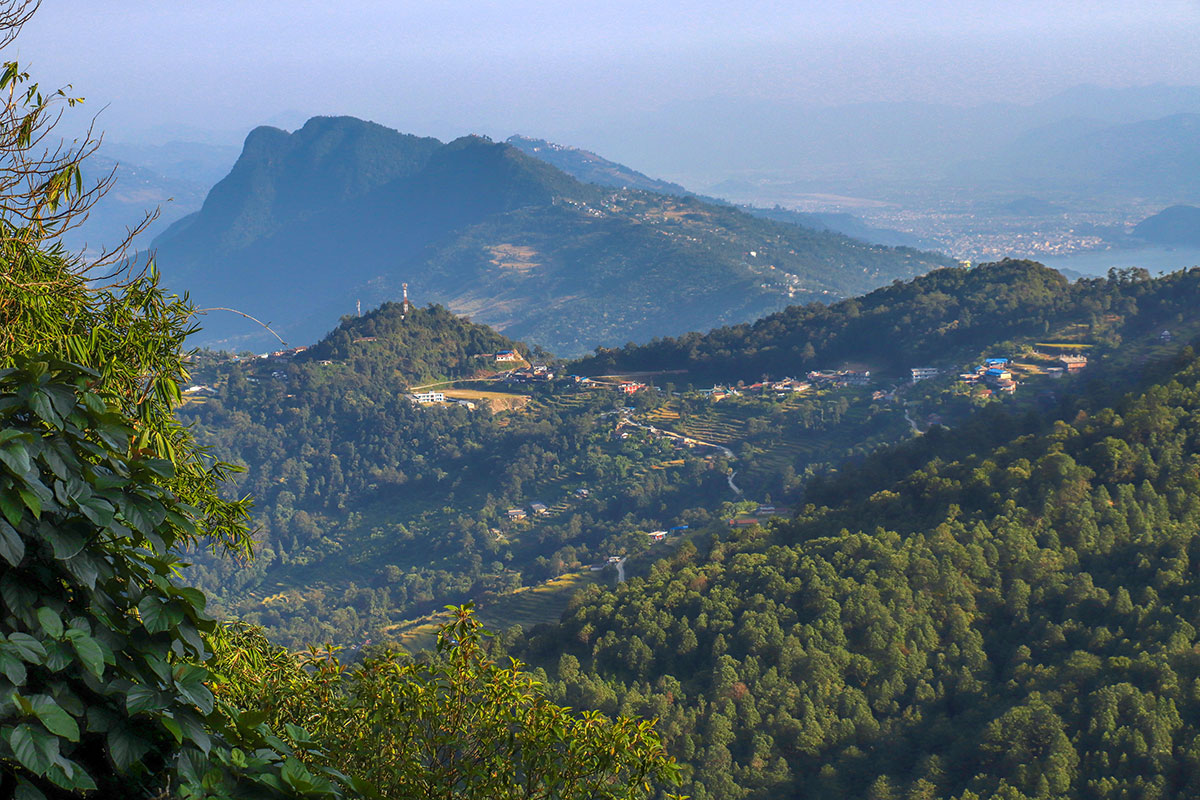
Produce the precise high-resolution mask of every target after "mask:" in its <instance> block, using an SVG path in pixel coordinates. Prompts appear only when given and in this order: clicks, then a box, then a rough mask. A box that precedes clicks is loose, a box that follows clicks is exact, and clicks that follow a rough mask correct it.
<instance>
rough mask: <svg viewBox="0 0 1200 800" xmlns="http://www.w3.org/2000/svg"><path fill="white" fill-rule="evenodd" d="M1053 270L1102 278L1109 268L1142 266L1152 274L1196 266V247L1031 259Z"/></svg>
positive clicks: (1198, 251)
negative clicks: (1063, 270)
mask: <svg viewBox="0 0 1200 800" xmlns="http://www.w3.org/2000/svg"><path fill="white" fill-rule="evenodd" d="M1035 260H1036V261H1040V262H1042V263H1043V264H1045V265H1046V266H1047V267H1053V268H1054V269H1071V270H1075V271H1076V272H1080V273H1083V274H1084V275H1104V274H1105V273H1107V272H1108V271H1109V269H1111V268H1112V267H1118V268H1125V267H1143V268H1145V269H1148V270H1150V272H1152V273H1157V272H1158V271H1159V270H1162V271H1164V272H1171V271H1173V270H1177V269H1181V268H1183V267H1197V266H1200V248H1192V247H1180V248H1175V249H1172V248H1167V247H1140V248H1137V249H1130V250H1092V251H1088V252H1084V253H1072V254H1071V255H1069V256H1046V257H1044V258H1038V259H1035Z"/></svg>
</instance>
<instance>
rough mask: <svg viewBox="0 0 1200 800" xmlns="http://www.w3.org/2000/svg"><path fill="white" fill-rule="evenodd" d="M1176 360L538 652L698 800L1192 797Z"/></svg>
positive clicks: (586, 607) (625, 591) (1000, 433)
mask: <svg viewBox="0 0 1200 800" xmlns="http://www.w3.org/2000/svg"><path fill="white" fill-rule="evenodd" d="M1195 279H1196V276H1195V275H1193V276H1191V281H1192V282H1193V283H1194V282H1195ZM1193 308H1194V306H1193ZM1192 316H1194V315H1192ZM1174 350H1175V356H1174V357H1173V358H1168V359H1167V360H1165V361H1148V362H1144V363H1143V367H1144V370H1145V371H1144V372H1142V373H1141V376H1140V377H1134V376H1131V375H1129V374H1128V370H1127V369H1126V368H1123V367H1120V366H1118V365H1116V364H1114V365H1113V368H1112V369H1110V370H1105V371H1103V375H1102V377H1103V380H1099V381H1096V382H1092V383H1084V384H1078V385H1077V387H1076V388H1078V389H1080V390H1081V393H1078V394H1073V395H1072V396H1071V397H1070V398H1068V399H1067V400H1066V402H1064V403H1063V404H1062V405H1061V406H1060V407H1059V408H1058V413H1054V414H1049V415H1031V414H1026V413H1022V414H1019V415H1003V414H1002V415H986V416H981V417H977V418H976V419H977V421H975V422H967V423H965V424H963V425H962V426H960V427H959V428H957V429H956V430H955V431H954V432H953V433H952V434H949V433H946V434H938V435H930V436H927V437H923V438H921V439H919V440H917V441H915V442H913V443H911V444H909V445H905V446H902V447H900V448H898V449H897V450H895V451H892V452H886V451H885V454H884V456H885V457H886V458H885V461H886V460H888V459H890V461H889V462H888V464H887V466H890V467H891V468H890V469H868V470H865V471H863V472H861V473H858V472H856V470H854V469H849V470H846V471H845V473H844V474H843V476H842V478H841V480H840V481H839V482H837V483H836V484H834V485H831V486H830V487H828V488H827V489H826V490H823V491H817V492H814V493H812V495H811V497H810V500H811V501H812V504H810V505H807V506H806V507H805V508H803V510H802V511H801V512H800V513H799V515H798V517H797V518H796V519H795V520H792V521H785V522H778V523H775V524H773V525H770V526H768V527H767V528H766V529H761V528H757V527H755V528H750V529H748V530H745V531H743V532H738V533H735V534H731V535H729V536H727V537H724V538H723V539H722V540H721V541H719V542H716V543H714V544H713V545H712V546H711V547H710V548H708V549H706V550H705V549H702V550H700V551H695V550H684V551H681V552H680V553H679V554H678V555H677V556H676V557H674V558H672V559H669V560H667V561H664V562H662V563H660V564H658V565H657V566H655V567H654V569H652V570H651V572H650V573H649V575H648V576H647V577H646V578H644V579H639V580H633V581H630V582H628V583H626V584H624V585H622V586H620V587H618V588H617V589H616V590H615V591H607V590H602V589H600V588H593V589H589V590H587V591H586V592H585V594H584V595H583V596H582V598H579V599H577V600H576V602H575V603H574V604H573V606H572V608H571V610H570V611H569V612H568V615H567V617H566V618H565V620H564V622H563V624H562V625H561V626H559V627H556V628H552V629H543V630H542V631H541V632H540V633H538V634H537V635H535V636H533V637H532V638H531V639H530V640H529V641H528V642H527V643H526V644H524V645H523V646H522V647H520V648H518V649H519V651H520V652H521V653H522V654H524V655H525V656H527V657H529V658H533V659H535V660H540V661H541V662H542V663H544V664H545V665H546V666H547V668H548V670H549V672H550V676H551V678H553V679H555V680H556V681H557V683H556V686H557V692H558V694H557V699H558V700H559V702H563V703H565V704H567V705H571V706H580V707H590V708H600V709H605V710H609V711H612V710H615V709H618V708H619V709H621V710H622V711H624V712H631V713H640V714H645V715H647V716H652V717H657V718H659V720H660V723H659V729H660V731H662V732H663V733H664V735H665V736H666V737H667V739H668V741H669V743H670V747H671V748H672V752H673V753H675V754H676V755H677V756H678V757H680V758H681V759H682V760H684V761H686V762H687V763H688V765H689V770H690V774H689V781H688V784H687V785H686V787H685V791H686V792H688V793H690V794H691V795H692V796H693V797H696V798H723V799H724V798H768V797H781V796H787V797H796V798H827V797H863V798H913V797H925V798H956V799H957V800H968V799H971V800H973V799H974V798H983V797H989V798H991V797H995V798H1013V799H1014V800H1021V799H1023V798H1104V799H1106V800H1107V799H1108V798H1114V799H1115V798H1134V797H1138V798H1149V797H1159V798H1183V797H1193V796H1195V795H1196V794H1197V792H1198V791H1200V783H1197V775H1198V774H1200V772H1198V771H1197V770H1196V769H1195V768H1194V765H1195V764H1196V763H1198V760H1200V750H1198V749H1197V744H1196V743H1197V741H1200V738H1198V737H1200V728H1198V727H1197V720H1198V719H1200V695H1198V694H1197V692H1196V686H1197V685H1200V683H1198V681H1200V664H1198V662H1197V659H1196V653H1197V652H1198V651H1200V634H1198V633H1197V628H1196V627H1195V624H1194V623H1195V619H1196V615H1197V613H1198V612H1200V608H1198V607H1197V600H1196V598H1197V597H1198V596H1200V578H1197V574H1198V560H1200V539H1198V538H1197V530H1200V504H1198V503H1197V497H1200V478H1198V475H1200V473H1198V470H1197V465H1198V464H1200V444H1198V443H1200V427H1198V425H1200V423H1198V421H1200V360H1198V359H1197V358H1196V356H1195V355H1194V353H1193V351H1192V350H1191V349H1190V348H1186V349H1183V350H1182V351H1181V350H1180V349H1179V345H1175V348H1174ZM1114 381H1115V382H1118V383H1124V385H1126V386H1129V385H1130V383H1132V384H1133V385H1134V386H1136V388H1135V389H1133V390H1132V391H1130V392H1128V393H1127V394H1125V395H1124V396H1117V397H1116V399H1115V401H1114V402H1113V403H1112V405H1111V406H1109V405H1108V402H1109V401H1108V400H1107V399H1106V398H1107V397H1109V396H1111V394H1112V392H1111V389H1112V385H1113V382H1114ZM1118 394H1119V393H1118Z"/></svg>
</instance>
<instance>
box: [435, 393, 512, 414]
mask: <svg viewBox="0 0 1200 800" xmlns="http://www.w3.org/2000/svg"><path fill="white" fill-rule="evenodd" d="M443 393H444V394H445V395H446V397H453V398H454V399H456V400H471V401H473V402H484V403H487V404H488V405H490V406H491V407H492V411H512V410H516V409H521V408H524V407H525V406H527V405H529V395H527V394H513V393H510V392H485V391H481V390H479V389H446V390H444V392H443Z"/></svg>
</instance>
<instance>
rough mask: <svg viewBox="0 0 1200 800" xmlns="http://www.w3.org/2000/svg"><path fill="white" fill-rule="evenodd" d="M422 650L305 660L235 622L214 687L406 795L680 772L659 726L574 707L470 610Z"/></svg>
mask: <svg viewBox="0 0 1200 800" xmlns="http://www.w3.org/2000/svg"><path fill="white" fill-rule="evenodd" d="M454 611H455V619H454V621H453V622H452V623H450V624H448V625H447V626H445V627H444V628H443V629H442V630H441V632H440V633H439V635H438V646H437V653H436V655H434V656H433V657H432V658H423V659H421V660H417V661H414V660H412V659H410V658H407V657H404V656H400V655H398V654H396V653H391V652H388V653H386V654H384V655H381V656H378V657H373V658H368V659H366V660H365V661H364V662H363V663H362V664H361V665H359V666H356V667H353V668H352V667H349V666H347V665H345V664H343V663H341V662H340V661H339V660H338V659H337V657H336V656H335V655H334V653H333V652H332V651H328V650H327V651H316V650H312V651H310V652H309V655H308V657H307V658H306V659H304V660H298V659H296V658H295V657H293V656H292V655H290V654H289V653H287V651H285V650H283V649H282V648H278V647H276V646H274V645H272V644H270V642H269V641H268V640H266V639H265V637H263V635H262V633H261V631H259V630H258V629H254V628H250V627H247V626H243V625H233V626H230V627H228V628H226V629H224V630H223V631H222V632H221V633H220V634H218V642H219V644H218V645H217V657H216V659H215V660H214V662H213V666H214V668H215V669H217V670H218V671H219V672H220V673H221V675H222V682H221V683H219V684H218V694H219V695H221V696H224V697H226V699H228V700H230V701H231V702H233V703H234V704H236V705H238V706H241V707H243V708H253V709H257V710H258V712H259V713H258V716H261V717H262V718H265V719H266V720H267V721H268V722H269V723H270V724H271V725H272V726H273V727H276V728H277V729H279V730H286V731H288V733H289V734H290V735H291V736H292V737H293V738H294V739H295V740H296V741H295V743H296V744H297V745H302V744H305V743H307V742H308V741H309V739H308V738H307V736H308V735H307V734H306V733H305V732H304V730H303V729H301V728H299V727H296V724H300V725H303V726H304V727H305V728H307V729H308V730H310V731H311V732H312V734H311V735H312V738H313V739H315V740H318V741H320V742H321V744H322V746H323V747H324V748H325V754H326V755H325V757H323V758H322V757H320V756H314V757H313V760H314V761H316V762H317V763H321V764H336V765H337V766H338V767H339V768H340V769H343V770H345V771H346V772H349V773H351V774H354V775H356V776H360V777H363V778H365V779H367V780H368V781H369V782H370V783H371V784H373V785H374V787H375V789H376V790H377V791H379V792H380V793H381V794H383V795H384V796H386V797H397V798H401V797H403V798H408V797H411V798H418V797H419V798H480V799H481V800H482V799H483V798H497V799H502V798H513V799H514V800H515V799H516V798H528V799H529V800H538V799H540V798H561V799H562V800H568V798H578V799H579V800H585V799H590V798H597V799H599V798H611V799H612V800H618V799H620V800H624V799H625V798H637V797H647V796H649V794H650V792H651V789H652V786H654V785H662V784H671V783H673V782H676V781H677V780H678V778H677V773H678V768H677V767H676V765H675V764H674V760H673V759H671V758H670V757H668V756H667V754H666V751H665V750H664V749H663V746H662V744H661V742H660V741H659V738H658V736H657V734H656V733H655V732H654V730H653V727H652V724H651V723H650V722H647V721H638V720H634V719H630V718H628V717H620V718H618V719H616V720H612V721H610V720H608V719H607V718H605V717H604V716H603V715H602V714H600V713H599V712H596V711H587V712H584V713H582V714H576V713H574V712H572V711H571V710H570V709H567V708H563V707H560V706H557V705H555V704H554V703H552V702H550V701H549V700H548V699H547V697H546V694H545V691H544V689H543V687H542V685H541V684H540V683H538V682H537V681H536V680H534V679H533V677H532V676H530V675H529V674H528V673H527V672H525V671H524V670H523V667H522V665H521V664H520V663H519V662H516V661H513V660H511V659H508V660H507V662H508V663H507V664H502V663H500V662H499V661H497V660H495V659H493V658H492V657H491V656H489V654H488V649H487V648H486V647H485V644H486V642H485V640H484V638H483V637H484V635H485V632H484V631H483V630H482V628H481V627H480V624H479V622H478V621H477V620H476V619H475V618H474V616H473V613H472V610H471V609H470V608H469V607H460V608H457V609H455V610H454Z"/></svg>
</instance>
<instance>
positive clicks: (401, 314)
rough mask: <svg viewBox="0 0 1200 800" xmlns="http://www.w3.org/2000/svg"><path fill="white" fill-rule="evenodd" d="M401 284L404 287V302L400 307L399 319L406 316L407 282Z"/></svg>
mask: <svg viewBox="0 0 1200 800" xmlns="http://www.w3.org/2000/svg"><path fill="white" fill-rule="evenodd" d="M401 286H403V287H404V303H403V305H402V307H401V309H400V319H404V318H405V317H407V316H408V284H407V283H404V284H401Z"/></svg>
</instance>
